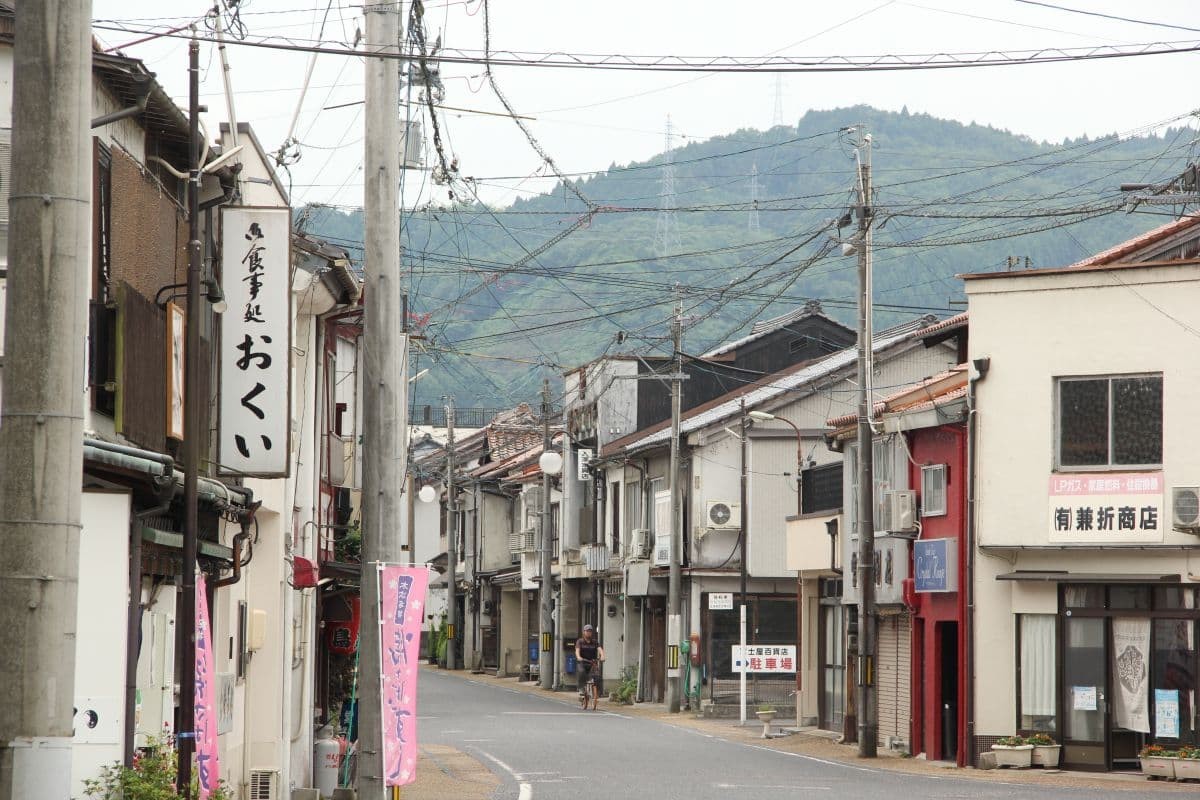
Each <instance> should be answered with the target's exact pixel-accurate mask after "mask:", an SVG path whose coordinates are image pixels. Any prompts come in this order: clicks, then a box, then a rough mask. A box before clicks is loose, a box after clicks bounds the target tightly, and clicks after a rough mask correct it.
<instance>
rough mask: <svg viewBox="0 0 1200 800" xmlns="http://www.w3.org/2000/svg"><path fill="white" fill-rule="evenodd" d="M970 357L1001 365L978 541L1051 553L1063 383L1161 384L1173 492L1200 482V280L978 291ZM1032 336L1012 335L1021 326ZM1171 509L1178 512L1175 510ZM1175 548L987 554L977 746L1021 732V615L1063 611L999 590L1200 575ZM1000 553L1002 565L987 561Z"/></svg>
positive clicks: (1177, 274)
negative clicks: (1065, 379)
mask: <svg viewBox="0 0 1200 800" xmlns="http://www.w3.org/2000/svg"><path fill="white" fill-rule="evenodd" d="M967 291H968V296H969V300H970V314H971V343H970V349H971V358H972V359H976V358H981V357H985V356H986V357H990V358H991V368H990V370H989V372H988V374H987V377H986V379H984V380H983V381H982V382H980V383H979V385H978V398H979V400H978V407H979V414H978V426H979V428H978V430H979V440H978V451H977V453H978V456H977V457H978V466H977V469H978V481H979V483H978V500H977V513H978V541H979V544H980V545H981V546H985V547H1003V546H1005V545H1011V546H1034V547H1036V546H1039V545H1041V546H1044V545H1046V544H1047V539H1048V530H1047V529H1048V521H1047V515H1048V511H1047V508H1048V504H1047V482H1048V479H1049V477H1050V474H1051V471H1052V469H1053V463H1054V461H1053V459H1054V449H1053V448H1054V439H1053V430H1054V429H1053V424H1054V414H1053V411H1054V408H1053V378H1054V377H1055V376H1061V375H1088V374H1097V375H1104V374H1117V373H1127V372H1160V371H1161V372H1162V373H1163V473H1164V478H1165V484H1166V487H1167V493H1168V494H1167V498H1166V500H1167V502H1168V503H1169V500H1170V495H1169V492H1170V487H1172V486H1178V485H1196V484H1198V483H1200V433H1197V428H1196V426H1195V409H1196V408H1198V407H1200V359H1197V358H1196V346H1197V340H1196V337H1195V336H1194V335H1193V333H1190V332H1189V331H1188V329H1187V328H1186V327H1185V326H1190V328H1191V329H1192V330H1193V331H1194V330H1195V328H1196V327H1197V325H1200V314H1198V312H1197V309H1198V308H1200V268H1198V267H1197V266H1196V265H1180V266H1170V267H1158V268H1138V269H1125V270H1120V271H1119V273H1107V272H1081V273H1078V274H1068V275H1055V276H1023V277H1020V278H1012V279H1006V280H972V281H968V282H967ZM1017 318H1019V319H1020V324H1019V325H1015V324H1013V321H1014V319H1017ZM1168 508H1169V506H1168ZM1163 543H1164V544H1165V545H1190V546H1192V547H1191V548H1189V549H1186V550H1182V551H1181V550H1179V549H1164V550H1159V551H1155V550H1154V549H1153V547H1152V546H1151V547H1147V548H1146V549H1144V550H1136V551H1130V550H1108V551H1102V550H1098V549H1094V548H1087V547H1084V546H1078V547H1073V548H1072V549H1063V550H1047V551H1016V550H1001V551H995V550H992V551H986V550H985V551H982V552H980V553H978V554H977V556H976V576H975V577H976V579H975V591H976V607H977V611H976V641H975V648H976V649H975V669H976V687H977V690H976V719H977V733H978V734H979V735H999V734H1006V733H1012V732H1013V727H1014V725H1015V719H1014V709H1015V703H1016V697H1015V693H1016V690H1015V683H1014V680H1013V671H1014V669H1015V634H1014V625H1015V618H1014V613H1023V612H1029V613H1033V612H1042V613H1044V612H1054V611H1057V600H1056V595H1055V593H1054V589H1053V587H1051V588H1050V589H1042V590H1041V591H1037V590H1035V589H1033V588H1031V587H1026V586H1024V585H1020V584H1017V583H1015V582H1008V581H1003V582H1002V581H997V580H996V579H995V578H996V576H997V575H999V574H1002V573H1006V572H1012V571H1014V570H1037V569H1059V570H1069V571H1072V572H1084V573H1086V572H1141V573H1152V572H1157V573H1162V574H1181V575H1183V576H1184V577H1185V579H1186V578H1187V577H1189V576H1191V575H1193V574H1200V557H1197V555H1196V554H1195V552H1194V551H1195V545H1196V544H1197V540H1196V538H1195V537H1193V536H1190V535H1188V534H1184V533H1177V532H1174V531H1171V530H1167V531H1166V533H1165V535H1164V541H1163ZM989 552H990V553H991V554H989Z"/></svg>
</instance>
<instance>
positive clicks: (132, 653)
mask: <svg viewBox="0 0 1200 800" xmlns="http://www.w3.org/2000/svg"><path fill="white" fill-rule="evenodd" d="M166 458H167V459H168V460H171V459H170V457H169V456H168V457H166ZM164 466H166V471H167V474H168V475H171V474H172V473H173V471H174V463H173V462H172V464H170V465H165V464H164ZM174 494H175V493H174V492H173V491H167V492H166V495H167V499H166V500H164V501H163V502H162V503H161V504H159V505H157V506H154V507H153V508H148V509H146V510H144V511H138V512H135V513H133V514H131V515H130V517H129V602H128V604H127V617H126V626H125V720H124V727H125V736H124V740H125V741H124V745H125V747H124V752H123V754H122V763H123V764H124V765H125V766H126V767H133V753H134V750H135V749H136V748H135V747H134V740H135V738H136V737H137V724H136V722H137V721H136V719H135V717H136V715H137V664H138V655H139V653H140V652H141V633H142V520H144V519H146V518H147V517H152V516H154V515H155V514H161V513H162V512H164V511H166V510H168V509H169V508H170V507H171V498H172V497H173V496H174Z"/></svg>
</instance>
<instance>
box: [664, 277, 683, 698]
mask: <svg viewBox="0 0 1200 800" xmlns="http://www.w3.org/2000/svg"><path fill="white" fill-rule="evenodd" d="M671 345H672V348H673V350H672V358H673V360H674V365H673V366H674V368H675V374H674V375H673V376H672V377H671V472H670V476H669V477H670V481H671V538H670V542H671V547H670V550H671V566H670V572H669V573H668V579H667V649H666V651H665V652H666V653H667V697H666V700H667V711H669V712H671V713H672V714H676V713H678V712H679V696H680V691H679V683H680V678H679V655H678V654H679V638H680V635H681V633H682V630H683V626H682V625H681V620H680V615H679V607H680V605H681V603H680V599H681V598H680V594H681V592H682V588H683V587H682V586H681V585H680V584H681V583H682V575H681V564H682V560H683V552H682V551H683V537H682V533H683V503H682V501H681V495H682V488H683V487H682V486H680V484H679V416H680V406H681V403H682V398H681V395H682V394H683V356H682V351H683V300H682V299H681V300H678V301H677V302H676V303H675V314H674V316H673V317H672V319H671ZM672 672H674V674H673V675H672V674H671V673H672Z"/></svg>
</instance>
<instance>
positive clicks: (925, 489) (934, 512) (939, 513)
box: [921, 464, 950, 517]
mask: <svg viewBox="0 0 1200 800" xmlns="http://www.w3.org/2000/svg"><path fill="white" fill-rule="evenodd" d="M948 466H949V465H947V464H922V465H921V516H922V517H944V516H946V514H948V513H950V512H949V509H948V506H949V505H950V496H949V495H950V470H949V468H948ZM934 475H939V476H940V480H941V492H942V504H941V507H940V508H934V507H931V506H930V504H929V496H930V494H931V492H930V491H929V483H928V482H929V480H930V479H931V477H932V476H934Z"/></svg>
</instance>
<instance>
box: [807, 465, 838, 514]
mask: <svg viewBox="0 0 1200 800" xmlns="http://www.w3.org/2000/svg"><path fill="white" fill-rule="evenodd" d="M802 476H803V477H802V478H801V480H800V513H802V514H816V513H818V512H820V511H836V510H837V509H839V508H841V507H842V465H841V463H840V462H839V463H837V464H825V465H824V466H821V467H809V468H808V469H806V470H804V472H803V473H802Z"/></svg>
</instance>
